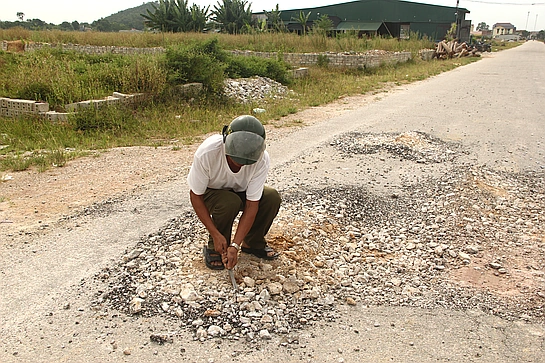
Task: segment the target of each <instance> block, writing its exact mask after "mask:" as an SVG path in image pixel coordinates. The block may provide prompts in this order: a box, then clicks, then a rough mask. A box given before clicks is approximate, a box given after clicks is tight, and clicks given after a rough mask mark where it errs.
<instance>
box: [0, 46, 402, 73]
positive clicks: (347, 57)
mask: <svg viewBox="0 0 545 363" xmlns="http://www.w3.org/2000/svg"><path fill="white" fill-rule="evenodd" d="M44 47H50V48H59V49H62V50H72V51H77V52H83V53H87V54H106V53H113V54H161V53H164V52H165V48H162V47H156V48H134V47H115V46H93V45H78V44H49V43H25V44H24V51H26V52H29V51H35V50H38V49H42V48H44ZM4 48H6V49H7V42H3V45H2V49H4ZM231 53H232V54H235V55H240V56H255V57H261V58H277V57H278V55H279V54H281V53H277V52H253V51H237V50H235V51H231ZM282 57H283V59H284V61H285V62H286V63H288V64H290V65H292V66H298V67H305V66H311V65H316V64H319V63H321V62H325V63H326V64H327V65H328V66H331V67H345V68H374V67H379V66H381V65H384V64H396V63H402V62H407V61H408V60H410V59H411V58H412V55H411V53H410V52H386V51H370V52H366V53H330V52H324V53H284V54H282Z"/></svg>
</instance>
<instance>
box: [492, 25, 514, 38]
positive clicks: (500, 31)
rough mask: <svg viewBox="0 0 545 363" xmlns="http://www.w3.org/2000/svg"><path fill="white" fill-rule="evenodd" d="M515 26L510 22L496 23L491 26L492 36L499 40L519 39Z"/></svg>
mask: <svg viewBox="0 0 545 363" xmlns="http://www.w3.org/2000/svg"><path fill="white" fill-rule="evenodd" d="M516 31H517V28H516V27H515V26H514V25H513V24H511V23H496V24H494V26H493V27H492V37H493V38H494V39H500V40H519V39H520V36H519V35H518V34H517V32H516Z"/></svg>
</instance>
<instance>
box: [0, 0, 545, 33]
mask: <svg viewBox="0 0 545 363" xmlns="http://www.w3.org/2000/svg"><path fill="white" fill-rule="evenodd" d="M146 2H149V1H142V0H93V1H74V0H70V1H69V0H47V1H44V0H21V2H19V1H15V0H0V20H2V21H15V20H17V13H18V12H22V13H24V14H25V18H24V19H25V20H26V19H40V20H43V21H45V22H46V23H53V24H60V23H62V22H63V21H68V22H72V21H74V20H77V21H78V22H87V23H92V22H93V21H95V20H98V19H100V18H104V17H107V16H109V15H112V14H115V13H117V12H118V11H121V10H125V9H129V8H132V7H135V6H139V5H142V4H144V3H146ZM343 2H348V1H347V0H298V1H293V0H253V1H248V3H249V4H251V10H252V11H255V12H257V11H263V10H272V9H274V8H275V7H276V4H278V5H279V8H280V10H289V9H299V8H307V7H316V6H324V5H332V4H338V3H343ZM415 2H421V3H426V4H435V5H444V6H452V7H456V0H422V1H415ZM188 4H189V5H190V6H191V5H192V4H197V5H199V6H205V5H211V6H210V8H211V9H213V7H214V5H216V4H218V1H217V0H193V1H192V0H189V1H188ZM459 6H460V7H462V8H466V9H468V10H469V11H470V14H468V17H467V19H470V20H471V22H472V23H473V24H475V25H477V24H478V23H480V22H483V21H484V22H485V23H487V24H488V25H489V26H490V28H492V25H494V24H495V23H511V24H513V25H514V26H515V27H516V28H517V29H519V30H524V29H526V30H529V31H532V30H544V29H545V0H536V1H534V0H459Z"/></svg>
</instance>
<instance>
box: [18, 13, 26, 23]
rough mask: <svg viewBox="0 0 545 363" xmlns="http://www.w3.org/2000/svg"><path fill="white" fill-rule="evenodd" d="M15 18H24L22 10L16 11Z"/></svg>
mask: <svg viewBox="0 0 545 363" xmlns="http://www.w3.org/2000/svg"><path fill="white" fill-rule="evenodd" d="M17 18H18V19H19V20H21V21H23V19H24V18H25V13H23V12H20V11H19V12H17Z"/></svg>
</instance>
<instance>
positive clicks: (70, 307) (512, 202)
mask: <svg viewBox="0 0 545 363" xmlns="http://www.w3.org/2000/svg"><path fill="white" fill-rule="evenodd" d="M544 62H545V46H544V45H543V44H542V43H538V42H527V43H525V44H523V45H521V46H519V47H518V48H514V49H511V50H508V51H504V52H501V53H496V54H494V55H493V56H491V57H490V58H486V59H482V60H481V61H479V62H477V63H474V64H471V65H468V66H465V67H462V68H458V69H456V70H454V71H451V72H448V73H445V74H441V75H439V76H437V77H434V78H432V79H429V80H426V81H423V82H420V83H417V84H412V85H408V86H403V87H402V88H399V89H397V90H395V91H393V92H390V93H387V94H384V95H381V96H378V97H376V99H374V100H373V101H372V102H370V103H368V104H365V105H352V109H351V110H348V111H346V110H345V111H343V112H339V115H337V116H334V117H331V118H328V119H325V120H322V121H319V122H316V123H315V124H313V125H310V126H306V127H305V126H303V127H301V128H300V129H298V130H295V131H294V132H292V133H291V134H289V135H288V136H286V137H284V138H281V139H278V140H272V141H269V144H268V145H267V147H268V150H269V152H270V154H271V160H272V162H273V170H272V171H271V173H270V177H269V182H268V183H269V184H270V185H273V186H275V187H276V188H277V189H278V190H279V191H280V192H281V194H282V197H283V206H282V208H281V211H280V213H279V215H278V218H277V219H276V221H275V223H274V225H273V227H272V228H271V232H270V235H269V238H270V242H269V243H270V244H271V245H272V246H273V247H274V248H275V249H277V250H280V251H282V255H281V257H280V258H279V259H278V260H275V261H262V260H259V259H257V258H254V257H250V256H249V255H245V254H242V255H241V258H240V262H239V264H238V265H237V267H236V269H235V271H234V273H235V279H236V282H237V284H238V287H239V291H238V292H236V291H234V290H233V285H232V283H231V280H230V279H229V277H228V275H227V274H226V273H225V271H219V272H218V271H211V270H209V269H207V268H206V267H205V265H204V263H203V260H202V254H201V250H202V243H204V241H206V239H207V236H206V231H205V229H204V228H203V227H202V225H201V224H200V222H199V221H198V219H197V218H196V216H195V215H194V213H193V212H192V211H191V208H190V206H189V203H188V201H187V194H188V193H187V186H186V185H185V175H180V176H179V178H177V179H176V180H172V181H170V182H167V183H163V184H158V185H156V186H154V187H153V188H150V189H147V190H143V191H142V192H141V194H138V195H136V194H131V195H127V196H125V197H124V198H119V199H116V200H108V201H105V202H104V203H100V204H97V205H94V206H92V208H88V209H87V210H86V211H85V213H83V214H79V215H74V216H71V218H68V219H67V220H66V221H65V222H64V224H63V223H60V224H59V227H58V228H56V229H54V230H52V231H50V232H49V233H45V234H42V235H35V236H26V237H25V236H13V244H15V243H16V242H18V241H22V240H25V241H27V243H28V245H29V247H28V248H27V247H22V248H20V250H18V249H11V250H10V253H9V254H6V255H2V257H1V262H2V263H1V266H2V267H1V274H0V278H1V279H2V281H1V287H2V292H3V298H2V300H1V302H0V318H1V321H2V325H1V332H2V336H3V339H2V345H1V351H0V360H1V361H2V362H12V361H13V362H34V361H41V362H57V361H62V360H66V361H72V362H114V361H115V362H117V361H135V362H141V361H150V362H151V361H153V362H167V361H187V362H220V361H221V362H230V361H235V362H255V361H267V362H299V361H301V362H381V361H397V362H432V361H433V362H436V361H453V362H474V361H477V362H543V361H544V360H543V357H544V356H545V313H544V310H543V305H544V303H545V238H544V230H543V229H544V228H545V227H543V226H544V225H545V223H544V219H545V214H544V207H545V182H544V172H545V156H544V155H543V143H544V142H545V129H544V127H543V124H542V123H543V120H544V119H545V118H544V113H545V107H544V106H543V105H542V103H541V101H540V99H541V98H543V94H544V93H545V71H544V70H543V68H542V67H540V65H541V64H543V63H544ZM506 89H508V90H510V92H494V91H493V90H506ZM511 91H512V92H511ZM461 105H463V107H462V106H461ZM74 224H77V225H78V226H77V227H75V226H74ZM36 246H42V249H36ZM32 251H35V252H32ZM44 260H45V261H47V264H44ZM25 281H26V284H27V288H25V287H24V286H23V285H24V284H25ZM28 287H30V289H29V288H28ZM23 311H25V313H23Z"/></svg>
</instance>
